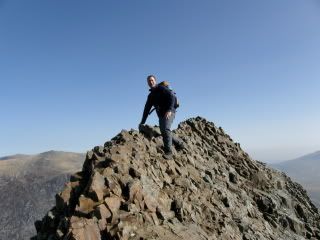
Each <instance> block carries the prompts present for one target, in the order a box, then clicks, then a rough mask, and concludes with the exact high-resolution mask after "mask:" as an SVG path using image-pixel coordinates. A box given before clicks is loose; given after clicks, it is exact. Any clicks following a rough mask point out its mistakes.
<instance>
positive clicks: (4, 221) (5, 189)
mask: <svg viewBox="0 0 320 240" xmlns="http://www.w3.org/2000/svg"><path fill="white" fill-rule="evenodd" d="M84 158H85V156H84V154H78V153H69V152H57V151H49V152H45V153H41V154H38V155H14V156H8V157H2V158H0V193H1V194H0V212H1V218H0V239H10V240H13V239H16V240H18V239H19V240H21V239H29V238H30V237H31V236H33V235H34V234H35V233H36V231H35V228H34V221H35V220H37V219H41V218H42V216H43V215H44V214H45V213H46V212H47V211H48V210H50V208H51V207H52V206H54V205H55V194H56V193H57V192H59V191H61V189H62V188H63V186H64V183H65V182H67V181H68V180H69V176H70V173H74V172H76V171H78V170H80V169H81V167H82V164H83V161H84Z"/></svg>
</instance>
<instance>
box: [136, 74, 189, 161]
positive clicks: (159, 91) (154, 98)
mask: <svg viewBox="0 0 320 240" xmlns="http://www.w3.org/2000/svg"><path fill="white" fill-rule="evenodd" d="M147 82H148V85H149V87H150V90H149V91H150V93H149V95H148V99H147V102H146V104H145V107H144V111H143V116H142V120H141V122H140V124H139V129H140V127H141V125H143V124H144V123H145V122H146V120H147V118H148V115H149V112H150V110H151V108H152V106H154V107H155V109H156V112H157V115H158V117H159V126H160V131H161V135H162V139H163V144H164V155H163V157H164V158H165V159H170V158H171V157H172V150H171V146H172V142H173V143H174V144H175V145H176V147H177V148H178V150H179V149H183V148H184V144H183V142H182V140H181V139H179V138H178V137H176V136H174V135H173V134H172V133H171V130H170V128H171V125H172V122H173V119H174V117H175V112H176V109H175V103H176V97H175V95H174V93H173V92H172V91H171V90H170V89H169V88H168V87H166V86H162V85H158V84H157V81H156V77H155V76H153V75H150V76H148V77H147Z"/></svg>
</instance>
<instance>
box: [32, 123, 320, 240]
mask: <svg viewBox="0 0 320 240" xmlns="http://www.w3.org/2000/svg"><path fill="white" fill-rule="evenodd" d="M175 134H177V135H178V136H179V137H180V138H182V139H183V141H184V143H185V144H186V146H187V148H186V149H184V150H182V151H178V152H177V151H175V150H173V151H174V156H173V157H172V159H169V160H165V159H164V158H163V157H162V153H163V152H162V148H161V146H162V139H161V137H159V136H157V135H153V134H150V129H149V130H148V135H147V136H145V135H144V134H141V133H139V132H137V131H135V130H130V131H122V132H121V133H120V134H118V135H117V136H116V137H114V138H113V139H112V140H111V141H109V142H106V143H105V144H104V146H98V147H95V148H94V149H93V150H92V151H89V152H88V153H87V157H86V160H85V163H84V165H83V168H82V171H81V172H78V173H76V174H75V175H73V176H71V178H70V182H69V183H68V184H67V186H66V188H65V189H64V190H63V191H62V192H61V193H59V194H58V195H57V196H58V197H57V203H56V206H55V207H53V208H52V209H51V210H50V211H49V213H48V214H47V215H46V216H45V217H44V218H43V219H42V220H41V221H38V222H36V224H35V225H36V228H37V232H38V234H37V236H35V237H34V239H38V240H42V239H65V240H67V239H76V240H82V239H83V240H89V239H123V240H125V239H134V240H135V239H136V240H138V239H139V240H140V239H163V240H167V239H173V240H175V239H177V240H178V239H181V240H182V239H193V240H205V239H208V240H209V239H210V240H215V239H235V240H238V239H239V240H240V239H241V240H242V239H250V240H254V239H257V240H261V239H274V240H279V239H283V240H286V239H292V240H293V239H296V240H300V239H320V216H319V214H318V209H317V208H316V207H315V206H314V205H313V203H312V202H311V201H310V199H309V197H308V196H307V194H306V191H305V190H304V189H303V188H302V187H301V186H300V185H299V184H297V183H294V182H292V181H291V180H290V178H288V177H287V176H286V175H285V174H283V173H280V172H278V171H276V170H273V169H270V168H268V167H266V166H265V165H264V164H262V163H260V162H257V161H253V160H252V159H251V158H250V157H249V156H248V154H246V153H245V152H244V151H242V150H241V148H240V144H238V143H234V142H233V141H232V139H231V138H230V136H228V135H227V134H225V133H224V131H223V130H222V129H221V128H217V127H216V126H215V125H214V124H213V123H211V122H208V121H206V120H205V119H203V118H200V117H197V118H192V119H189V120H187V121H185V122H182V123H180V124H179V127H178V129H177V130H175ZM103 180H104V183H103ZM61 199H62V200H61Z"/></svg>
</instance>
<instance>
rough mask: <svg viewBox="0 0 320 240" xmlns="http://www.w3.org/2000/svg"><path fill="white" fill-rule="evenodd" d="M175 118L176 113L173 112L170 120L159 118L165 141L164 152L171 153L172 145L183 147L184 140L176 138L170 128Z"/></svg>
mask: <svg viewBox="0 0 320 240" xmlns="http://www.w3.org/2000/svg"><path fill="white" fill-rule="evenodd" d="M174 117H175V112H172V114H171V116H170V118H169V119H166V117H165V116H163V117H159V126H160V131H161V135H162V139H163V145H164V151H165V152H171V147H172V143H173V144H174V145H182V144H183V143H182V140H181V139H180V138H178V137H177V136H175V135H174V134H173V133H172V132H171V130H170V128H171V125H172V123H173V119H174Z"/></svg>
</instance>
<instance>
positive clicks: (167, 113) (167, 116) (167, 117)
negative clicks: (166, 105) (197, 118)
mask: <svg viewBox="0 0 320 240" xmlns="http://www.w3.org/2000/svg"><path fill="white" fill-rule="evenodd" d="M171 114H172V112H171V111H168V112H166V114H165V115H164V116H165V117H166V119H169V118H170V117H171Z"/></svg>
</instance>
